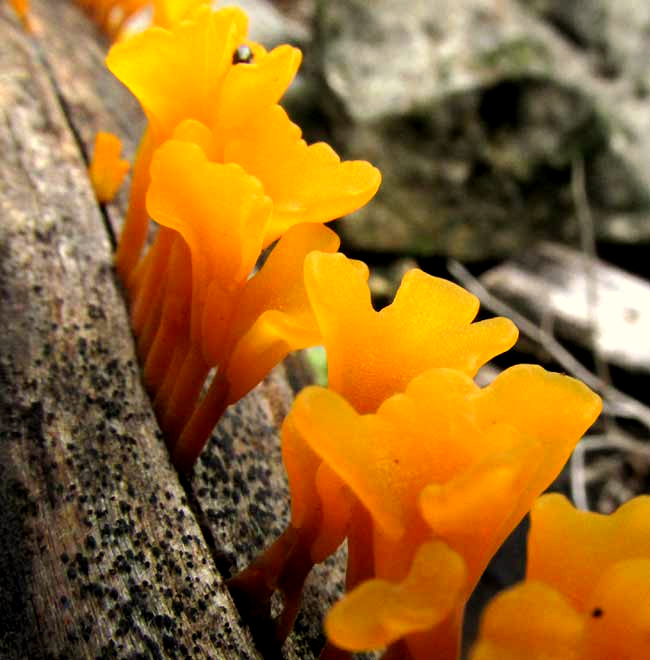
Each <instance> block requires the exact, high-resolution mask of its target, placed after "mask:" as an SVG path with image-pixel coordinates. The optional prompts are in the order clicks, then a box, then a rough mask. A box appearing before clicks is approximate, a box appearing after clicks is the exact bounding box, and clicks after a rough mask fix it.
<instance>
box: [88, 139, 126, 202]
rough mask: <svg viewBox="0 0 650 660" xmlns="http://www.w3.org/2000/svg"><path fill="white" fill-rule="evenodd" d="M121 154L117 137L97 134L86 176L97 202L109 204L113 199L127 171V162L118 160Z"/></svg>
mask: <svg viewBox="0 0 650 660" xmlns="http://www.w3.org/2000/svg"><path fill="white" fill-rule="evenodd" d="M121 152H122V142H121V140H120V138H118V137H117V135H113V134H112V133H103V132H99V133H97V137H96V138H95V150H94V152H93V158H92V161H91V163H90V167H89V168H88V175H89V176H90V182H91V183H92V186H93V190H94V191H95V196H96V197H97V200H98V201H99V202H102V203H106V202H110V201H111V200H112V199H113V198H114V197H115V195H116V194H117V191H118V190H119V188H120V186H121V185H122V182H123V181H124V177H126V174H127V172H128V171H129V161H128V160H123V159H121V158H120V153H121Z"/></svg>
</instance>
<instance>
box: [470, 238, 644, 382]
mask: <svg viewBox="0 0 650 660" xmlns="http://www.w3.org/2000/svg"><path fill="white" fill-rule="evenodd" d="M481 281H482V283H483V284H484V285H485V286H486V287H487V288H488V289H489V290H490V292H491V293H493V294H494V295H495V296H497V297H498V298H501V299H502V300H504V301H505V302H507V303H508V304H510V305H511V306H512V307H513V308H514V309H516V310H517V311H519V312H521V313H522V314H524V316H527V317H528V318H529V319H531V320H532V321H533V322H535V323H537V324H538V325H540V326H542V327H547V328H549V329H552V332H553V333H554V334H556V335H557V336H558V337H560V338H565V339H568V340H570V341H573V342H574V343H577V344H579V345H582V346H584V347H585V348H588V349H591V348H592V347H595V348H596V350H597V351H598V353H599V355H600V356H601V357H602V358H603V359H605V360H607V361H608V362H611V363H612V364H616V365H619V366H623V367H626V368H629V369H631V370H641V371H646V372H647V371H650V342H649V341H648V337H649V336H650V311H649V310H650V285H649V284H648V283H647V282H646V281H645V280H643V279H641V278H640V277H636V276H634V275H631V274H629V273H626V272H624V271H622V270H621V269H619V268H616V267H614V266H611V265H609V264H606V263H604V262H603V261H600V260H598V259H590V258H589V257H585V256H584V255H583V254H581V253H580V252H578V251H576V250H573V249H571V248H569V247H567V246H564V245H558V244H556V243H540V244H539V245H536V246H533V247H531V249H530V250H528V251H527V252H526V254H525V255H522V257H521V258H519V259H515V260H511V261H508V262H506V263H504V264H501V265H500V266H496V267H495V268H493V269H491V270H489V271H487V272H486V273H484V274H483V276H482V277H481Z"/></svg>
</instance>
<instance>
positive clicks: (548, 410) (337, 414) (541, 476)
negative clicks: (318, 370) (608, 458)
mask: <svg viewBox="0 0 650 660" xmlns="http://www.w3.org/2000/svg"><path fill="white" fill-rule="evenodd" d="M599 411H600V400H599V399H598V397H597V396H596V395H594V394H593V393H592V392H591V391H590V390H588V389H587V388H586V387H585V386H584V385H582V384H581V383H579V382H577V381H575V380H573V379H571V378H568V377H565V376H560V375H558V374H552V373H549V372H546V371H544V370H543V369H542V368H541V367H536V366H530V365H520V366H517V367H512V368H510V369H508V370H506V371H505V372H503V373H502V374H501V375H500V376H498V377H497V378H496V380H495V381H494V382H493V383H492V384H491V385H489V386H487V387H485V388H483V389H481V388H479V387H478V386H477V385H476V384H475V383H474V382H473V381H472V380H471V379H470V378H469V377H468V376H466V375H465V374H463V373H461V372H459V371H457V370H453V369H432V370H429V371H426V372H424V373H423V374H421V375H419V376H418V377H416V378H414V379H413V380H412V381H411V382H410V383H409V385H408V387H407V388H406V391H405V392H404V393H403V394H396V395H394V396H392V397H390V398H389V399H387V400H386V401H384V402H383V403H382V404H381V405H380V407H379V408H378V410H377V412H376V413H375V414H370V415H359V413H357V412H356V411H355V410H354V408H353V407H352V406H351V405H350V404H349V403H348V402H347V401H345V399H343V398H342V397H341V396H340V395H338V394H336V393H334V392H332V391H328V390H325V389H322V388H310V389H308V390H306V391H305V392H304V393H302V394H301V395H300V396H299V397H298V399H297V401H296V404H295V406H294V409H293V411H292V413H291V422H290V424H291V428H292V432H291V433H290V434H289V435H288V437H287V439H288V440H289V441H290V442H289V446H288V447H287V448H286V450H285V456H287V458H288V459H289V460H287V468H288V470H289V475H290V483H295V482H296V480H298V479H301V478H302V477H301V476H300V475H299V474H297V473H296V471H295V467H293V466H298V465H299V464H300V463H304V462H306V461H309V460H313V456H314V455H315V456H317V457H318V459H320V461H321V465H320V466H319V467H318V469H317V471H316V473H315V474H313V473H312V474H313V478H314V480H315V491H316V494H317V497H318V499H319V504H320V507H319V508H320V510H321V512H322V513H321V514H320V520H318V521H316V520H313V521H312V520H309V514H308V515H307V517H305V516H304V515H303V516H302V519H301V518H299V520H300V522H301V523H302V524H303V525H305V524H306V525H307V526H309V525H316V526H318V527H319V535H318V536H317V537H316V542H315V545H314V546H313V547H315V548H318V544H319V543H320V544H322V543H323V542H324V541H326V542H327V545H328V546H329V548H331V547H332V546H335V543H337V542H340V541H341V540H342V538H337V539H324V538H322V537H323V535H325V534H329V533H331V531H330V530H334V531H337V532H339V533H340V532H341V531H344V532H346V533H347V539H348V549H349V555H350V559H349V561H350V566H349V575H350V574H352V575H355V576H360V578H359V579H358V580H355V582H356V584H350V580H348V588H349V589H350V588H351V587H355V586H356V588H355V589H353V590H352V591H351V592H350V593H349V594H348V595H347V596H346V597H344V599H343V600H342V601H341V602H340V603H339V604H337V605H336V606H335V607H334V608H333V609H332V611H331V612H330V614H329V615H328V617H327V619H326V623H325V628H326V632H327V635H328V638H329V639H330V640H331V642H332V643H333V644H334V645H336V646H339V647H342V648H345V649H347V650H350V651H362V650H367V649H375V648H381V647H384V646H387V645H390V644H394V643H396V642H398V641H399V640H402V642H401V643H402V644H405V645H406V646H407V647H408V649H409V651H410V656H411V657H413V658H421V659H422V660H424V659H425V658H428V657H431V655H430V654H431V651H432V649H436V650H437V651H438V652H439V653H440V656H439V657H441V658H446V657H450V658H453V657H456V655H455V654H456V653H457V650H458V644H459V641H460V623H461V621H462V613H463V609H464V606H465V603H466V601H467V599H468V598H469V595H470V593H471V591H472V590H473V588H474V586H475V585H476V583H477V581H478V579H479V577H480V575H481V573H482V572H483V570H484V569H485V567H486V566H487V563H488V562H489V560H490V559H491V557H492V556H493V554H494V553H495V552H496V550H497V549H498V548H499V546H500V545H501V544H502V543H503V541H504V540H505V539H506V537H507V535H508V534H509V533H510V532H511V531H512V530H513V529H514V527H515V526H516V525H517V523H519V521H520V520H521V519H522V517H523V516H524V515H525V513H526V512H527V511H528V509H529V508H530V506H531V504H532V501H533V499H534V498H535V497H537V496H538V495H539V494H540V493H541V492H543V491H544V490H545V489H546V488H547V487H548V486H549V484H550V483H551V482H552V481H553V479H554V478H555V477H556V476H557V475H558V474H559V472H560V470H561V469H562V467H563V465H564V464H565V462H566V460H567V459H568V457H569V455H570V453H571V451H572V450H573V448H574V446H575V445H576V443H577V442H578V440H579V439H580V437H581V435H582V434H583V433H584V432H585V431H586V429H587V428H588V427H589V426H590V425H591V424H592V423H593V421H594V420H595V418H596V416H597V415H598V413H599ZM316 420H319V421H318V423H317V422H316ZM289 454H290V455H291V457H289ZM297 454H302V455H303V456H301V457H300V459H299V460H298V461H295V460H292V459H293V457H295V456H296V455H297ZM305 454H306V456H305ZM310 476H311V475H310ZM332 477H334V480H335V481H337V482H338V483H339V484H340V485H339V487H338V489H336V488H333V487H332V483H331V482H332V481H333V479H332ZM324 485H325V486H324ZM342 490H343V491H344V492H345V503H344V500H343V499H342V498H341V497H340V496H339V493H340V492H341V491H342ZM298 492H299V491H298ZM292 494H293V490H292ZM346 505H347V506H349V507H350V508H349V520H348V523H347V525H342V524H341V517H342V515H341V510H342V508H343V507H344V506H346ZM355 508H359V509H361V511H362V516H361V517H362V518H364V517H365V519H366V520H367V524H368V526H369V527H370V529H369V532H370V533H369V534H367V535H365V537H360V536H359V534H358V533H357V527H356V526H352V525H351V524H350V520H352V519H353V518H354V517H355V516H356V517H357V518H359V515H358V514H355V511H354V509H355ZM330 510H331V511H333V514H332V515H333V517H334V519H335V521H336V522H335V524H334V525H331V526H328V525H327V522H326V521H327V519H328V517H329V512H330ZM433 541H436V542H441V543H444V545H445V552H443V551H441V550H440V549H439V548H438V549H436V551H435V556H436V559H435V563H434V564H432V565H430V566H429V570H430V571H435V572H436V575H437V572H438V571H439V572H440V573H441V575H443V576H444V577H442V578H440V577H435V579H433V578H432V579H430V580H427V579H424V578H423V577H420V578H416V577H414V576H413V571H415V572H416V575H418V574H422V572H423V570H424V569H423V568H422V566H421V562H422V561H423V560H422V558H421V557H420V555H419V553H420V552H425V554H426V553H431V552H433V549H432V547H431V546H430V545H427V544H431V543H432V542H433ZM368 543H370V544H371V547H370V549H368V548H367V547H364V546H366V545H367V544H368ZM357 545H358V547H356V546H357ZM436 547H437V546H436ZM329 548H328V549H329ZM425 549H426V550H425ZM354 562H358V564H357V565H355V564H354ZM443 562H444V565H443V566H444V568H443V566H441V564H442V563H443ZM451 576H455V577H454V580H453V581H452V580H451ZM430 577H431V576H430ZM449 582H450V583H449ZM357 584H358V586H357ZM394 590H397V591H398V594H399V598H391V597H390V594H391V592H393V591H394ZM440 590H446V591H447V592H453V593H455V594H456V597H455V598H454V599H453V600H452V599H447V600H444V601H441V597H440V594H439V593H438V592H439V591H440ZM378 592H385V593H386V600H385V601H384V605H383V607H382V608H381V610H377V609H376V608H374V607H373V601H374V599H375V598H376V595H377V593H378ZM405 592H407V593H409V594H410V600H409V598H407V597H406V596H405ZM407 601H408V602H410V605H409V606H408V607H407V608H406V610H405V609H404V606H403V603H404V602H407ZM416 604H417V607H416ZM443 605H444V607H443ZM409 608H410V609H409ZM411 609H414V610H415V611H414V612H412V611H411ZM416 614H417V616H416Z"/></svg>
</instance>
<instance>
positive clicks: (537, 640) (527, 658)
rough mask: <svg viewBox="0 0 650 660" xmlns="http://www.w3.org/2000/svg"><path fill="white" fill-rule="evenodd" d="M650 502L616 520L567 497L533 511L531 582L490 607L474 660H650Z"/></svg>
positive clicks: (547, 500)
mask: <svg viewBox="0 0 650 660" xmlns="http://www.w3.org/2000/svg"><path fill="white" fill-rule="evenodd" d="M649 654H650V497H647V496H641V497H636V498H634V499H632V500H630V501H629V502H627V503H626V504H623V505H622V506H621V507H620V508H619V509H618V511H616V512H615V513H613V514H611V515H602V514H597V513H590V512H586V511H578V510H576V509H574V508H573V506H572V505H571V504H570V503H569V502H568V501H567V500H566V499H565V498H564V497H562V496H561V495H555V494H554V495H545V496H543V497H541V498H540V499H539V500H538V501H537V502H536V504H535V506H534V507H533V509H532V511H531V528H530V533H529V537H528V566H527V570H526V580H525V581H524V582H522V583H520V584H519V585H516V586H515V587H513V588H512V589H509V590H508V591H505V592H503V593H502V594H500V595H499V596H497V597H496V598H495V599H494V600H493V601H492V603H490V604H489V605H488V607H487V608H486V610H485V612H484V614H483V620H482V623H481V630H480V635H479V640H478V642H477V643H476V645H475V647H474V649H473V652H472V654H471V660H504V659H507V660H613V659H614V658H616V659H617V660H618V659H621V660H646V658H648V657H649Z"/></svg>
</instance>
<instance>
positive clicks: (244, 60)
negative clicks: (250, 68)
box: [232, 44, 255, 64]
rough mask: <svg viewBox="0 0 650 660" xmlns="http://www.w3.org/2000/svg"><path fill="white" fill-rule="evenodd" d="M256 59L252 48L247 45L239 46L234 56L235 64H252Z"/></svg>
mask: <svg viewBox="0 0 650 660" xmlns="http://www.w3.org/2000/svg"><path fill="white" fill-rule="evenodd" d="M254 59H255V56H254V55H253V51H252V50H251V48H250V46H247V45H246V44H242V45H241V46H237V48H236V49H235V52H234V53H233V55H232V63H233V64H250V63H251V62H252V61H253V60H254Z"/></svg>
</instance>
